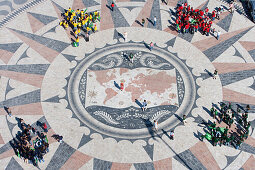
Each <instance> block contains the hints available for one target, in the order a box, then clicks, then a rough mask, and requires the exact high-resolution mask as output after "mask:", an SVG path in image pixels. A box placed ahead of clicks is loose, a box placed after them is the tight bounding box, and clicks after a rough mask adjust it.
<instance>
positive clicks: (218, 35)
mask: <svg viewBox="0 0 255 170" xmlns="http://www.w3.org/2000/svg"><path fill="white" fill-rule="evenodd" d="M220 34H221V32H220V30H219V31H217V40H219V38H220Z"/></svg>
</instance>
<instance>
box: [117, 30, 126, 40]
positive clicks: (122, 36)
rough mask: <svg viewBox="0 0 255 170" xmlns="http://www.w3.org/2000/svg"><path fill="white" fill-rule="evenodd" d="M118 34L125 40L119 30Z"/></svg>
mask: <svg viewBox="0 0 255 170" xmlns="http://www.w3.org/2000/svg"><path fill="white" fill-rule="evenodd" d="M118 36H119V37H121V38H123V40H125V37H124V35H123V34H121V33H120V32H118Z"/></svg>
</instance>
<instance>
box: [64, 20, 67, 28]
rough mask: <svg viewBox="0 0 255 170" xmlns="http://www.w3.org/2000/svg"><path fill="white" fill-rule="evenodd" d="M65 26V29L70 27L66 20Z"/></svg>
mask: <svg viewBox="0 0 255 170" xmlns="http://www.w3.org/2000/svg"><path fill="white" fill-rule="evenodd" d="M64 27H65V29H66V28H68V23H67V21H65V22H64Z"/></svg>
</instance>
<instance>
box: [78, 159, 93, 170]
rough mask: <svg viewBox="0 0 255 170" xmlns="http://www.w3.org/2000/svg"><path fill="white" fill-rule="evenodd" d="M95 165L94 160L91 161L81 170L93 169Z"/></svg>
mask: <svg viewBox="0 0 255 170" xmlns="http://www.w3.org/2000/svg"><path fill="white" fill-rule="evenodd" d="M93 164H94V159H91V160H90V161H88V162H87V163H85V164H84V165H83V166H82V167H81V168H80V170H82V169H93Z"/></svg>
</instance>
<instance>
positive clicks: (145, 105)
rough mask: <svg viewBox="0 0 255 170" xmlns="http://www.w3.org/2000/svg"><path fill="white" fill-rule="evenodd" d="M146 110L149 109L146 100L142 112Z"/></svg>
mask: <svg viewBox="0 0 255 170" xmlns="http://www.w3.org/2000/svg"><path fill="white" fill-rule="evenodd" d="M146 109H147V102H146V100H144V101H143V106H142V110H143V111H145V110H146Z"/></svg>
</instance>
